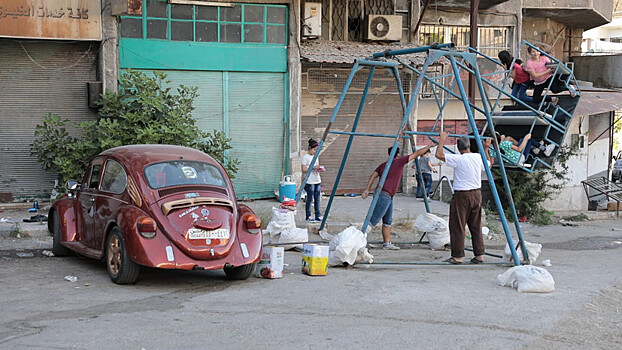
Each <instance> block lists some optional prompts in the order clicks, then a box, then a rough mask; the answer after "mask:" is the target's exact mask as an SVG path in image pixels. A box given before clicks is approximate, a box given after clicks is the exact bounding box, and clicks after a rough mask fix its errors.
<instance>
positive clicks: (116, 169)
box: [100, 160, 127, 194]
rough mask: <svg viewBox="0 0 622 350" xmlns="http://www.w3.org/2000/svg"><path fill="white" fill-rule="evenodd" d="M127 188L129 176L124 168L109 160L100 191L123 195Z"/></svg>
mask: <svg viewBox="0 0 622 350" xmlns="http://www.w3.org/2000/svg"><path fill="white" fill-rule="evenodd" d="M126 186H127V174H126V173H125V170H124V169H123V166H122V165H121V164H119V163H118V162H116V161H114V160H107V161H106V167H105V168H104V175H103V176H102V184H101V187H100V190H102V191H104V192H111V193H116V194H121V193H123V191H125V187H126Z"/></svg>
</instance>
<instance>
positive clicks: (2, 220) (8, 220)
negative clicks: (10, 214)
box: [0, 218, 14, 223]
mask: <svg viewBox="0 0 622 350" xmlns="http://www.w3.org/2000/svg"><path fill="white" fill-rule="evenodd" d="M10 222H14V221H13V220H11V219H9V218H1V219H0V223H10Z"/></svg>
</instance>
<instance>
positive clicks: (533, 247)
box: [503, 239, 542, 264]
mask: <svg viewBox="0 0 622 350" xmlns="http://www.w3.org/2000/svg"><path fill="white" fill-rule="evenodd" d="M512 242H514V243H515V244H517V243H518V241H517V240H514V239H512ZM524 242H525V248H527V254H529V263H530V264H533V263H535V262H536V259H538V255H540V252H541V251H542V244H540V243H530V242H527V241H524ZM516 255H518V257H519V259H520V258H521V257H522V256H523V251H522V250H521V247H520V245H519V246H518V249H516ZM503 257H504V258H505V259H507V260H509V261H510V262H512V261H514V258H513V257H512V251H511V250H510V246H509V245H508V243H506V244H505V250H504V251H503Z"/></svg>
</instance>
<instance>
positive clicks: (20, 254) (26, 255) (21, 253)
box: [15, 252, 35, 258]
mask: <svg viewBox="0 0 622 350" xmlns="http://www.w3.org/2000/svg"><path fill="white" fill-rule="evenodd" d="M15 254H17V256H18V257H20V258H32V257H33V256H35V254H34V253H24V252H17V253H15Z"/></svg>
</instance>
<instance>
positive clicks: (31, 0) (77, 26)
mask: <svg viewBox="0 0 622 350" xmlns="http://www.w3.org/2000/svg"><path fill="white" fill-rule="evenodd" d="M101 30H102V29H101V2H100V0H0V37H8V38H29V39H67V40H101V37H102V33H101Z"/></svg>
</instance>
